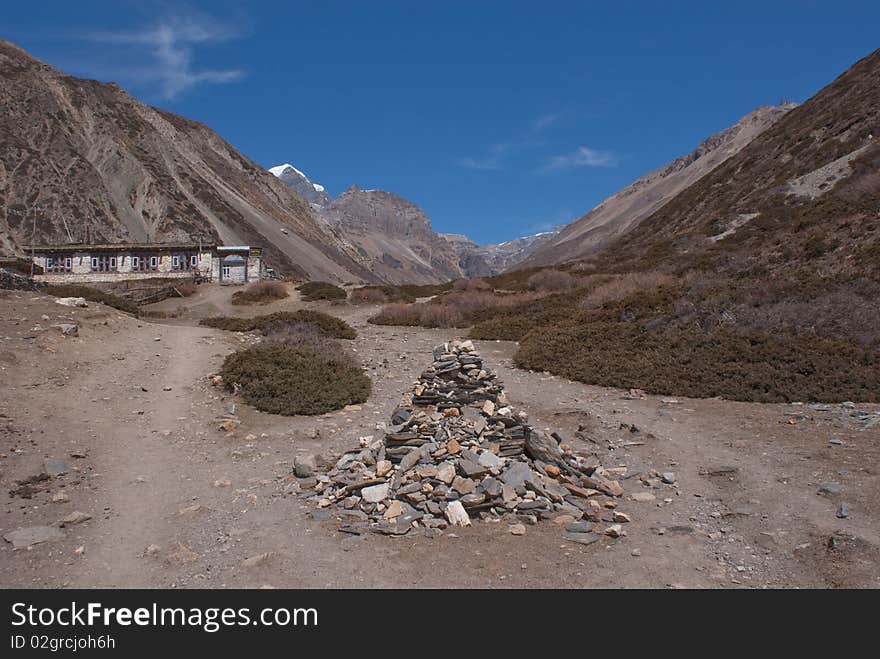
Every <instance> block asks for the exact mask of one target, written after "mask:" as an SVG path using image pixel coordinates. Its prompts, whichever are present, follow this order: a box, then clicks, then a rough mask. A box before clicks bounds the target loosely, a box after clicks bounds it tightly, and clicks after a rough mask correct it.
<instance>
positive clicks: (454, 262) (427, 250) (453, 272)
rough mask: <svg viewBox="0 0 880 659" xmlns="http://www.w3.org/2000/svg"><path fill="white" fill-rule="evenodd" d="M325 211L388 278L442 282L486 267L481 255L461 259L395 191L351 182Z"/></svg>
mask: <svg viewBox="0 0 880 659" xmlns="http://www.w3.org/2000/svg"><path fill="white" fill-rule="evenodd" d="M322 216H323V217H324V218H325V219H326V221H327V223H328V224H329V225H330V226H331V227H332V228H333V229H334V230H336V231H337V232H338V233H339V235H341V236H344V238H345V239H346V240H347V241H348V243H349V244H350V246H351V247H352V248H353V249H354V250H355V251H356V252H357V254H358V256H359V259H360V263H361V265H362V266H363V267H364V268H366V269H368V270H370V272H372V273H373V275H374V276H375V277H376V278H378V279H381V280H382V281H385V282H388V283H392V284H404V283H410V284H429V283H438V282H444V281H449V280H450V279H457V278H459V277H463V276H471V274H472V273H475V272H481V271H483V270H486V268H485V266H484V264H482V263H481V262H480V260H479V258H478V257H470V256H467V257H464V258H462V257H461V256H460V255H459V253H458V251H457V250H456V248H455V247H454V245H453V244H452V243H450V242H449V241H447V240H445V239H444V238H442V237H441V236H440V235H439V234H437V233H435V232H434V230H433V228H432V227H431V221H430V220H429V219H428V217H427V215H425V213H424V211H423V210H422V209H421V208H419V207H418V206H416V205H415V204H413V203H412V202H410V201H407V200H406V199H403V198H401V197H399V196H398V195H396V194H394V193H390V192H384V191H382V190H361V189H360V188H358V187H357V186H352V187H351V188H349V189H348V190H346V191H345V192H344V193H343V194H341V195H339V197H337V198H336V199H334V200H333V201H332V202H331V203H330V205H329V206H327V207H326V208H325V209H323V210H322Z"/></svg>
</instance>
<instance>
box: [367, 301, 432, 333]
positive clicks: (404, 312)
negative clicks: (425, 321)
mask: <svg viewBox="0 0 880 659" xmlns="http://www.w3.org/2000/svg"><path fill="white" fill-rule="evenodd" d="M419 306H420V305H416V304H403V303H400V302H398V303H396V304H386V305H385V306H384V307H382V309H381V310H380V311H379V313H377V314H376V315H375V316H371V317H370V318H369V319H368V320H367V322H369V323H372V324H373V325H401V326H404V327H417V326H418V325H420V324H421V318H422V315H421V310H420V309H419Z"/></svg>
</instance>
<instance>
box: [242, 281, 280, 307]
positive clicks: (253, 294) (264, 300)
mask: <svg viewBox="0 0 880 659" xmlns="http://www.w3.org/2000/svg"><path fill="white" fill-rule="evenodd" d="M286 297H287V288H286V287H285V286H284V284H283V283H282V282H280V281H258V282H255V283H253V284H251V285H250V286H248V287H247V288H245V289H244V290H241V291H236V292H235V293H233V294H232V304H237V305H244V304H268V303H269V302H274V301H275V300H283V299H284V298H286Z"/></svg>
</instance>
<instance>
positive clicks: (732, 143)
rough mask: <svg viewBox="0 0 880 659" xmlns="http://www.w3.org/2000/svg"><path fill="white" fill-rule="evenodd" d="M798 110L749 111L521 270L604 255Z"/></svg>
mask: <svg viewBox="0 0 880 659" xmlns="http://www.w3.org/2000/svg"><path fill="white" fill-rule="evenodd" d="M794 107H796V104H794V103H782V104H781V105H778V106H765V107H760V108H758V109H757V110H755V111H753V112H750V113H749V114H747V115H746V116H745V117H743V118H742V119H740V120H739V121H738V122H737V123H735V124H734V125H733V126H731V127H729V128H727V129H725V130H723V131H721V132H719V133H716V134H714V135H712V136H711V137H709V138H708V139H707V140H705V141H704V142H703V143H702V144H700V146H698V147H697V148H696V149H695V150H693V151H692V152H690V153H689V154H687V155H685V156H682V157H680V158H677V159H675V160H673V161H672V162H670V163H668V164H667V165H664V166H663V167H661V168H659V169H657V170H654V171H653V172H650V173H649V174H646V175H645V176H643V177H641V178H640V179H638V180H636V181H634V182H633V183H631V184H630V185H628V186H627V187H625V188H623V189H622V190H620V191H619V192H617V193H615V194H614V195H612V196H611V197H609V198H608V199H606V200H605V201H603V202H602V203H601V204H599V205H598V206H596V207H595V208H594V209H593V210H591V211H590V212H589V213H587V214H586V215H584V216H583V217H581V218H579V219H577V220H575V221H574V222H572V223H571V224H568V225H567V226H565V227H563V228H562V230H561V231H560V232H559V233H558V235H557V236H555V237H553V238H552V239H549V240H546V241H544V242H543V244H541V245H540V246H538V247H537V248H536V249H535V250H534V253H532V254H530V255H528V256H527V258H525V259H520V261H521V264H522V266H533V265H548V264H553V263H560V262H564V261H571V260H574V259H578V258H583V257H585V256H589V255H591V254H595V253H597V252H599V251H601V250H602V249H603V248H604V247H606V246H607V245H609V244H610V243H611V242H613V241H614V240H615V239H616V238H617V237H619V236H621V235H623V234H624V233H626V232H627V231H629V230H630V229H632V228H634V227H636V226H638V224H639V222H641V221H642V220H643V219H644V218H646V217H648V216H649V215H651V213H653V212H655V211H656V210H657V209H659V208H661V207H662V206H663V205H664V204H665V203H667V202H668V201H669V200H670V199H672V198H673V197H675V195H677V194H678V193H680V192H681V191H683V190H685V189H687V188H688V186H690V185H692V184H693V183H695V182H696V181H698V180H699V179H700V178H702V177H703V176H705V175H706V174H708V173H709V172H711V171H712V170H713V169H715V168H716V167H717V166H718V165H720V164H721V163H722V162H724V161H725V160H727V159H728V158H730V157H732V156H733V155H735V154H737V153H738V152H739V151H740V150H741V149H743V148H744V147H745V146H746V145H748V144H749V143H750V142H751V141H752V140H754V139H755V138H756V137H757V136H758V135H760V134H761V133H762V132H764V131H765V130H767V129H768V128H769V127H770V126H772V125H774V124H775V123H776V122H777V121H778V120H779V119H780V118H782V117H783V116H785V115H786V113H788V112H789V111H790V110H791V109H792V108H794Z"/></svg>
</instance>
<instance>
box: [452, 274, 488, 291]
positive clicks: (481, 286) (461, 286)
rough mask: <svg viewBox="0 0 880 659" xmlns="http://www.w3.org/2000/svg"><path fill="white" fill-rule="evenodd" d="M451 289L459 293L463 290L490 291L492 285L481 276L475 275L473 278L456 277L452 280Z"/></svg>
mask: <svg viewBox="0 0 880 659" xmlns="http://www.w3.org/2000/svg"><path fill="white" fill-rule="evenodd" d="M452 290H453V291H456V292H459V293H460V292H463V291H491V290H493V287H492V284H490V283H489V282H488V281H487V280H486V279H484V278H483V277H475V278H473V279H456V280H455V281H453V282H452Z"/></svg>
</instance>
